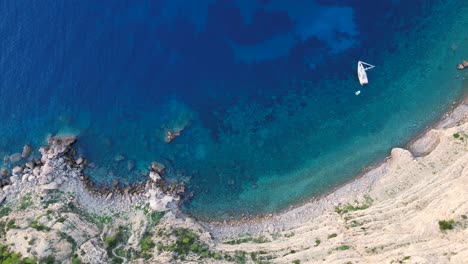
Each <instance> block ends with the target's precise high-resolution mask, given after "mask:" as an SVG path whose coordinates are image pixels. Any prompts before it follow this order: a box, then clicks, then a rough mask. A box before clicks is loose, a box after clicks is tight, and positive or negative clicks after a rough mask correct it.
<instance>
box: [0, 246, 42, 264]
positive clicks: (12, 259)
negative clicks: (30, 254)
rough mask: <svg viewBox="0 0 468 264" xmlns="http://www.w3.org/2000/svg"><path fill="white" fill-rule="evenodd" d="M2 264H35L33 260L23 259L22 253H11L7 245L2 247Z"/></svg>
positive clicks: (0, 260) (0, 255) (0, 254)
mask: <svg viewBox="0 0 468 264" xmlns="http://www.w3.org/2000/svg"><path fill="white" fill-rule="evenodd" d="M0 263H2V264H35V263H37V261H36V260H35V259H32V258H22V257H21V254H20V253H16V252H11V251H10V250H9V248H8V247H7V246H5V245H0Z"/></svg>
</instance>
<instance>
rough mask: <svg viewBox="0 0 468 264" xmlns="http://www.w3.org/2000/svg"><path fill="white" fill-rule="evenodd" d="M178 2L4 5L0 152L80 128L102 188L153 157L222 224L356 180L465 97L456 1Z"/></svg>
mask: <svg viewBox="0 0 468 264" xmlns="http://www.w3.org/2000/svg"><path fill="white" fill-rule="evenodd" d="M188 3H191V4H183V3H182V4H181V3H179V2H178V1H171V2H168V1H153V2H151V1H148V2H141V3H124V2H115V3H112V4H111V3H106V4H104V3H94V2H92V1H82V2H79V3H78V2H70V3H54V4H51V5H45V2H41V1H38V2H36V3H35V4H33V5H31V6H28V5H26V4H25V3H22V2H16V1H5V2H2V4H1V5H0V7H1V8H0V10H1V11H0V12H2V13H1V14H2V16H1V17H2V19H1V20H0V36H1V37H2V39H4V41H3V42H1V43H0V47H1V49H0V51H1V57H0V74H1V78H0V107H1V108H0V115H1V117H2V120H3V123H2V126H1V127H0V152H1V154H2V155H3V156H8V155H10V154H12V153H14V152H18V151H20V150H21V147H22V146H23V145H24V144H25V143H26V142H29V143H31V144H32V145H33V146H34V147H36V148H37V147H38V146H40V145H43V144H44V143H45V139H46V137H47V135H48V134H50V135H58V134H69V133H71V134H75V135H78V137H79V141H78V144H77V148H78V150H79V152H80V154H81V155H84V156H86V157H87V158H88V159H89V160H90V162H93V163H95V164H96V168H94V169H88V170H87V171H86V173H88V174H89V175H90V176H91V177H92V178H93V179H94V181H96V182H97V183H101V184H108V183H110V182H111V181H112V180H113V179H118V180H119V181H120V182H121V183H122V184H129V183H132V182H135V181H142V180H144V179H145V178H144V176H142V175H143V174H144V173H145V171H146V169H147V167H148V165H149V164H150V162H151V161H158V162H161V163H164V165H165V166H166V167H167V172H168V173H167V175H166V176H167V180H168V181H184V182H186V183H187V186H188V189H189V191H190V192H193V194H194V196H193V198H192V199H190V200H188V201H186V202H184V204H183V205H182V209H183V210H185V211H186V212H189V213H191V214H193V215H194V216H197V217H201V218H215V219H225V218H229V217H238V216H239V215H240V214H242V213H247V214H259V213H260V214H261V213H269V212H273V211H277V210H281V209H284V208H287V207H288V206H289V205H291V204H296V203H299V202H301V201H303V200H307V199H310V198H311V197H313V196H317V195H320V194H322V193H324V192H326V191H328V190H330V189H332V188H333V187H336V186H337V185H339V184H342V183H344V182H346V181H348V180H350V179H352V177H354V176H356V175H357V174H359V173H360V172H361V171H362V170H363V169H364V168H366V167H368V166H372V165H374V164H376V163H378V162H379V161H381V160H382V159H383V158H384V157H385V156H387V155H388V153H389V151H390V149H391V148H392V147H395V146H404V145H405V144H406V143H407V142H408V141H409V140H410V139H411V138H412V137H414V136H415V135H417V134H418V133H420V132H422V131H423V130H424V129H425V128H426V127H427V126H429V125H430V124H432V123H434V122H435V121H436V120H437V119H438V118H439V117H440V116H441V115H442V114H443V113H444V112H445V111H446V110H447V109H448V108H449V106H450V105H451V104H452V103H453V102H454V101H456V100H458V99H459V98H461V96H462V95H463V94H464V93H465V89H466V85H467V84H466V80H465V81H464V79H463V78H466V75H467V74H466V71H465V72H459V71H457V70H456V69H455V66H456V64H457V63H459V62H460V61H461V60H462V59H463V58H465V59H467V57H466V56H467V54H468V44H467V42H468V39H467V38H468V33H467V29H466V28H468V27H467V25H468V17H467V16H463V15H460V14H465V13H467V9H468V7H467V4H466V3H465V1H461V0H450V1H413V2H410V3H404V2H400V1H383V2H381V3H375V4H372V3H366V4H364V3H354V2H350V3H343V2H340V1H317V2H314V1H297V2H295V3H294V4H292V3H289V4H285V2H283V1H201V2H197V4H195V2H194V1H189V2H188ZM46 7H47V8H46ZM358 60H364V61H366V62H369V63H371V64H374V65H376V68H375V69H373V70H371V71H370V72H369V79H370V85H368V86H366V87H364V88H362V89H361V87H360V86H359V83H358V82H357V79H356V75H355V74H356V63H357V61H358ZM457 76H458V77H457ZM357 89H361V90H362V93H361V95H359V96H355V95H354V92H355V91H356V90H357ZM167 129H170V130H177V129H182V132H181V135H180V137H178V138H176V139H175V140H174V141H172V142H171V143H170V144H167V143H165V142H164V137H165V133H166V131H167ZM36 155H37V153H36ZM118 155H123V156H124V160H123V161H117V160H116V156H118ZM133 164H134V167H133ZM3 165H4V166H7V167H12V166H13V165H14V164H12V163H10V162H4V164H3ZM129 167H130V169H129Z"/></svg>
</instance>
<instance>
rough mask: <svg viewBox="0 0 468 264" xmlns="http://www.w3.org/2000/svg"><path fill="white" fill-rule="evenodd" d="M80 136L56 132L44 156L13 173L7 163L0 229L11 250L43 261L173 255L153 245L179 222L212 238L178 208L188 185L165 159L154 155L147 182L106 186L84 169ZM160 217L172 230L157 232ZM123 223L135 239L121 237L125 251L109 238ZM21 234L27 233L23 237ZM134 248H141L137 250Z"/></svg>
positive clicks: (43, 150) (165, 258)
mask: <svg viewBox="0 0 468 264" xmlns="http://www.w3.org/2000/svg"><path fill="white" fill-rule="evenodd" d="M75 141H76V138H75V137H61V138H50V139H49V142H48V143H49V144H48V145H47V146H44V147H41V148H40V149H39V152H40V153H41V158H40V159H37V160H30V161H28V162H26V163H25V164H20V165H16V166H15V167H14V168H13V169H12V170H11V174H10V172H9V171H8V170H6V169H4V170H3V171H2V174H3V176H2V177H3V180H2V186H1V189H0V220H1V221H0V234H2V233H4V236H0V246H1V245H2V244H6V245H10V246H9V250H12V251H14V252H18V253H19V254H21V256H26V257H27V258H31V259H35V260H37V261H39V262H41V263H42V262H47V259H48V260H51V259H53V261H52V262H55V263H64V262H70V261H73V260H74V261H75V262H74V263H109V262H112V263H114V262H115V261H117V262H119V259H120V260H123V259H125V260H126V261H129V260H131V258H133V257H134V258H135V260H138V259H141V258H142V257H144V258H145V259H153V260H155V261H156V260H158V261H157V262H159V261H161V262H167V261H170V260H171V259H172V258H173V256H172V252H168V253H167V254H160V253H161V252H159V253H158V252H157V251H156V250H155V249H154V247H155V242H156V241H158V239H159V240H161V241H160V245H162V246H163V245H164V243H167V242H170V239H168V238H169V237H170V236H171V233H170V230H173V229H174V228H179V229H180V228H183V230H194V231H193V232H196V233H194V234H196V237H197V239H200V241H201V242H200V243H202V241H205V242H203V243H204V244H207V243H210V241H211V237H210V235H209V234H208V233H206V232H203V230H202V229H201V227H200V226H199V225H198V224H197V223H196V222H194V221H192V220H191V219H190V218H186V217H185V216H183V215H182V214H181V213H180V212H179V210H178V203H179V201H180V199H181V195H182V194H183V192H184V185H166V184H165V182H164V180H163V178H162V175H163V174H164V167H163V166H162V165H160V164H157V163H153V164H152V165H151V167H150V168H149V172H148V179H147V180H146V181H145V182H144V183H142V184H135V185H132V186H128V187H124V188H121V187H117V186H115V187H114V188H100V187H98V186H95V185H94V184H93V183H92V181H91V180H90V179H89V178H88V177H87V176H85V175H84V174H83V169H84V167H85V165H86V160H85V159H84V158H82V157H79V158H77V159H75V158H74V156H75V151H74V149H73V147H72V146H73V144H74V143H75ZM44 216H45V217H44ZM3 220H5V221H3ZM69 222H70V223H69ZM155 222H158V223H159V225H157V223H155ZM156 225H157V227H158V232H163V230H166V231H165V232H169V234H167V237H166V239H161V238H155V239H153V238H152V235H153V234H155V231H154V230H151V229H153V228H154V227H155V226H156ZM129 226H130V227H131V229H129ZM116 229H117V230H116ZM121 230H125V232H126V234H127V235H126V236H128V241H125V243H124V242H121V243H120V244H119V245H118V246H119V250H120V251H121V252H123V253H121V255H117V253H114V251H115V250H117V248H116V246H117V245H113V244H112V243H111V242H112V241H111V242H109V241H107V240H110V239H111V238H113V239H117V238H118V237H119V236H121V235H122V234H120V233H119V232H123V231H121ZM167 230H169V231H167ZM54 231H55V232H54ZM70 233H73V235H69V234H70ZM119 234H120V235H119ZM149 234H151V236H150V235H149ZM113 236H116V237H113ZM194 236H195V235H194ZM22 237H24V240H20V239H19V238H22ZM106 238H107V240H106ZM132 238H133V240H132ZM64 241H67V242H66V243H64ZM132 241H133V242H132ZM142 241H143V242H144V241H146V242H147V244H149V245H151V250H149V249H146V248H145V250H142V249H140V247H142V246H141V245H142V243H143V242H142ZM148 241H151V242H148ZM26 242H27V244H26ZM130 242H132V243H130ZM112 245H113V246H112ZM2 247H5V246H2ZM109 248H111V249H109ZM143 251H144V252H143ZM129 252H130V253H129ZM135 252H137V253H138V254H140V255H137V256H134V254H136V253H135ZM143 253H144V254H143ZM156 253H158V254H157V255H155V256H152V254H156ZM126 254H129V255H130V257H129V256H126ZM122 255H123V256H122ZM0 260H3V259H0ZM77 261H80V262H77ZM52 262H50V261H49V262H47V263H52ZM124 262H125V261H124Z"/></svg>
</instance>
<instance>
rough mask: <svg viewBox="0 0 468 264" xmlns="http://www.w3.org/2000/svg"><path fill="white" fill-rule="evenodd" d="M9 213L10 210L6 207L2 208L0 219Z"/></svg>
mask: <svg viewBox="0 0 468 264" xmlns="http://www.w3.org/2000/svg"><path fill="white" fill-rule="evenodd" d="M10 212H11V208H10V207H8V206H4V207H2V208H1V209H0V218H2V217H4V216H7V215H8V214H9V213H10Z"/></svg>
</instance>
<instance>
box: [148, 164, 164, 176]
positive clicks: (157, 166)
mask: <svg viewBox="0 0 468 264" xmlns="http://www.w3.org/2000/svg"><path fill="white" fill-rule="evenodd" d="M164 169H165V167H164V165H162V164H160V163H157V162H151V170H153V171H155V172H157V173H159V174H162V173H163V172H164Z"/></svg>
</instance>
